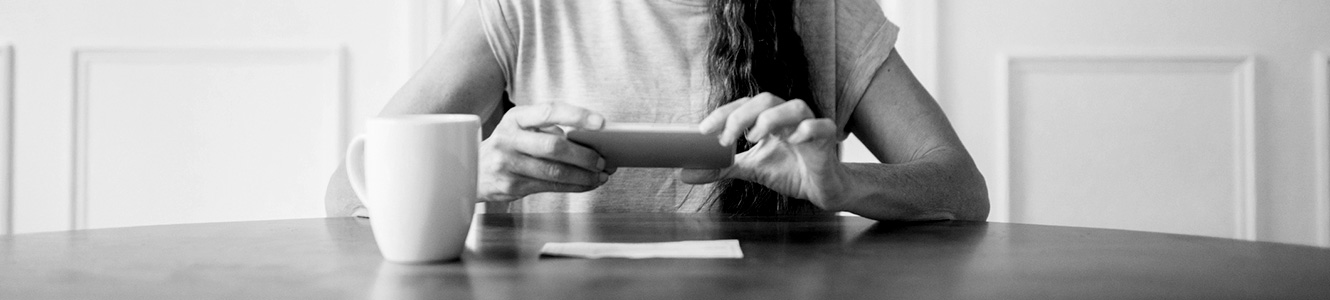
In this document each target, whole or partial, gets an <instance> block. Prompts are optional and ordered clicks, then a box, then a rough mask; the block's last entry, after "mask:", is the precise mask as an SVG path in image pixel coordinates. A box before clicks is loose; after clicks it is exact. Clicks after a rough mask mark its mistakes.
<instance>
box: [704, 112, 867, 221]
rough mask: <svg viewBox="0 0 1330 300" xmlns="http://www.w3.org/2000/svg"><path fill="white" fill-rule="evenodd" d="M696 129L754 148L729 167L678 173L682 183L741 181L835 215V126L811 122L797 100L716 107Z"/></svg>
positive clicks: (840, 170) (839, 190) (828, 122)
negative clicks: (747, 143)
mask: <svg viewBox="0 0 1330 300" xmlns="http://www.w3.org/2000/svg"><path fill="white" fill-rule="evenodd" d="M698 127H699V129H700V130H701V131H702V132H703V133H706V134H717V133H719V139H720V143H721V144H722V145H730V144H734V143H737V142H738V139H739V137H740V136H741V135H742V136H744V137H745V138H746V139H748V141H752V142H757V144H756V145H754V146H753V147H752V148H751V149H749V150H748V151H746V152H744V153H740V154H738V155H736V156H735V158H734V165H731V166H730V167H727V168H724V169H710V170H697V169H686V170H683V171H682V173H681V176H680V178H681V179H682V180H683V181H684V182H686V183H693V184H697V183H707V182H714V181H718V180H721V179H726V178H733V179H741V180H747V181H752V182H756V183H758V184H762V185H764V186H766V187H768V188H771V189H772V190H775V191H776V192H779V193H781V194H784V195H786V196H791V197H796V198H801V199H807V200H809V201H811V202H812V203H813V204H816V205H817V206H818V207H821V208H823V209H827V210H839V208H838V207H839V204H840V203H839V200H840V199H842V198H843V197H842V195H840V194H841V193H842V191H844V189H843V188H842V187H841V184H842V183H843V182H844V181H843V180H841V178H844V176H845V175H844V173H845V172H844V170H843V168H842V165H841V162H840V154H839V153H838V152H837V149H836V144H837V139H838V138H837V134H836V124H835V122H833V121H832V120H831V119H827V118H820V119H815V118H813V111H812V109H810V108H809V107H808V104H807V103H804V101H803V100H798V99H795V100H790V101H785V100H784V99H781V98H780V97H776V96H775V95H772V94H770V93H762V94H760V95H757V96H753V97H751V98H743V99H739V100H737V101H734V102H731V103H729V104H726V105H725V106H721V107H720V108H717V109H716V110H715V111H713V112H712V113H711V115H709V116H707V118H706V119H703V120H702V123H701V124H699V125H698Z"/></svg>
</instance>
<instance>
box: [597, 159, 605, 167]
mask: <svg viewBox="0 0 1330 300" xmlns="http://www.w3.org/2000/svg"><path fill="white" fill-rule="evenodd" d="M596 169H597V170H605V159H604V158H601V159H600V160H597V161H596Z"/></svg>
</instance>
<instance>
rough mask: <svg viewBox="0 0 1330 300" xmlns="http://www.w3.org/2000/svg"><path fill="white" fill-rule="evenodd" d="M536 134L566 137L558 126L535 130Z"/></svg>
mask: <svg viewBox="0 0 1330 300" xmlns="http://www.w3.org/2000/svg"><path fill="white" fill-rule="evenodd" d="M536 132H539V133H548V134H553V135H567V134H566V133H564V132H563V127H559V126H547V127H542V128H538V129H536Z"/></svg>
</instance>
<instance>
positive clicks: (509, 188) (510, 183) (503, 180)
mask: <svg viewBox="0 0 1330 300" xmlns="http://www.w3.org/2000/svg"><path fill="white" fill-rule="evenodd" d="M516 188H517V184H516V183H515V181H514V180H513V177H512V176H501V177H499V178H498V180H495V181H494V189H496V190H499V192H501V193H504V194H508V195H514V196H520V195H517V194H516V193H515V191H516Z"/></svg>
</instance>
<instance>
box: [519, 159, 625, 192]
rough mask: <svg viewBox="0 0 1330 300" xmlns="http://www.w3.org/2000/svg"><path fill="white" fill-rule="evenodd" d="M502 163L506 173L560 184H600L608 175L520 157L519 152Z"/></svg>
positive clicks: (553, 162) (558, 163) (607, 178)
mask: <svg viewBox="0 0 1330 300" xmlns="http://www.w3.org/2000/svg"><path fill="white" fill-rule="evenodd" d="M504 163H505V165H504V168H503V169H504V171H506V172H508V173H511V174H514V175H520V176H522V177H526V178H532V179H537V180H542V181H549V182H554V183H562V184H572V185H580V186H600V185H601V184H602V183H605V181H606V180H609V176H610V175H609V174H605V173H601V172H593V171H588V170H585V169H582V168H578V167H574V166H571V165H568V164H564V163H561V162H556V161H549V160H544V159H539V158H535V157H522V155H520V154H519V155H514V156H513V157H510V158H509V159H508V160H506V161H505V162H504Z"/></svg>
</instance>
